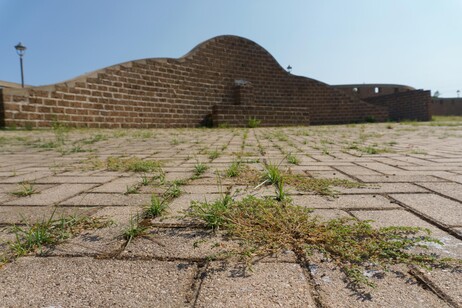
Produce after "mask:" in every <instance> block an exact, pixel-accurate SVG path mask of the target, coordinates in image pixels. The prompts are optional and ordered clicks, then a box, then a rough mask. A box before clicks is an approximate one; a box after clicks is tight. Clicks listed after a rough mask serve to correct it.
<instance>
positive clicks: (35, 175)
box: [0, 171, 53, 184]
mask: <svg viewBox="0 0 462 308" xmlns="http://www.w3.org/2000/svg"><path fill="white" fill-rule="evenodd" d="M50 175H53V172H51V171H36V172H30V173H29V172H28V173H25V174H22V175H17V176H13V177H7V178H0V183H5V184H7V183H21V182H34V181H36V180H38V179H41V178H44V177H48V176H50Z"/></svg>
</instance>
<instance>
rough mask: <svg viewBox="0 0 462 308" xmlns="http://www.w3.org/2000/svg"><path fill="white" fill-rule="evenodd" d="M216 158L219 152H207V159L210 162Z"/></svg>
mask: <svg viewBox="0 0 462 308" xmlns="http://www.w3.org/2000/svg"><path fill="white" fill-rule="evenodd" d="M218 156H220V152H218V151H217V150H213V151H210V152H209V159H210V160H211V161H212V160H214V159H217V158H218Z"/></svg>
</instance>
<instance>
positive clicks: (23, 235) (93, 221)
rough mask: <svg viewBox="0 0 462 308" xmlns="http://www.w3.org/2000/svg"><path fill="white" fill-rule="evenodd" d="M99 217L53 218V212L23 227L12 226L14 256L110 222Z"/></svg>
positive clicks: (11, 244)
mask: <svg viewBox="0 0 462 308" xmlns="http://www.w3.org/2000/svg"><path fill="white" fill-rule="evenodd" d="M111 223H112V222H110V221H104V220H103V219H101V218H95V217H88V216H82V217H78V216H68V217H62V218H59V219H54V212H53V213H52V215H51V216H50V218H49V219H47V220H44V221H42V222H37V223H34V224H27V225H26V226H25V227H21V226H14V227H13V232H14V234H15V237H16V240H15V241H14V242H12V243H10V247H11V250H12V252H13V254H14V256H15V257H20V256H23V255H26V254H28V253H30V252H32V251H35V250H37V249H39V250H40V252H41V251H42V248H43V246H45V245H54V244H56V243H58V242H60V241H62V240H65V239H68V238H70V237H71V236H72V235H74V234H76V233H79V232H81V230H87V229H98V228H104V227H107V226H109V225H110V224H111Z"/></svg>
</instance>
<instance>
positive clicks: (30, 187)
mask: <svg viewBox="0 0 462 308" xmlns="http://www.w3.org/2000/svg"><path fill="white" fill-rule="evenodd" d="M19 185H20V188H19V189H18V190H16V191H14V192H12V193H11V194H12V195H15V196H17V197H26V196H30V195H33V194H36V193H37V190H36V189H35V188H34V184H32V183H29V182H22V183H20V184H19Z"/></svg>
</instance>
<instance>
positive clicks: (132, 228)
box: [123, 215, 146, 246]
mask: <svg viewBox="0 0 462 308" xmlns="http://www.w3.org/2000/svg"><path fill="white" fill-rule="evenodd" d="M145 231H146V227H145V226H143V225H142V224H141V217H140V215H135V216H132V217H130V224H129V225H128V227H127V228H126V229H125V230H124V232H123V237H124V239H125V240H126V241H127V244H126V245H127V246H128V244H130V242H131V241H132V239H134V238H135V237H137V236H140V235H141V234H143V233H144V232H145Z"/></svg>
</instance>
